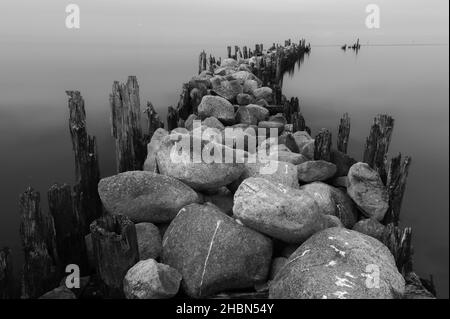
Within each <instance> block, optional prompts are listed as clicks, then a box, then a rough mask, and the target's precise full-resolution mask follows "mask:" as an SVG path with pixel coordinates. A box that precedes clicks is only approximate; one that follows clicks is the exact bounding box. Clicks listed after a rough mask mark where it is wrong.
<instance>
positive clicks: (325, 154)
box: [314, 129, 332, 162]
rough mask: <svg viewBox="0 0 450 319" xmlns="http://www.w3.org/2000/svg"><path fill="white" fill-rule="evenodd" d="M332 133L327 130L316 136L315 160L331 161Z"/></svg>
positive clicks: (322, 130)
mask: <svg viewBox="0 0 450 319" xmlns="http://www.w3.org/2000/svg"><path fill="white" fill-rule="evenodd" d="M331 137H332V136H331V132H330V131H329V130H327V129H321V130H320V132H319V134H317V135H316V138H315V141H314V159H315V160H316V161H317V160H324V161H327V162H330V161H331V140H332V138H331Z"/></svg>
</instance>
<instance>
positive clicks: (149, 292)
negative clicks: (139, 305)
mask: <svg viewBox="0 0 450 319" xmlns="http://www.w3.org/2000/svg"><path fill="white" fill-rule="evenodd" d="M180 282H181V274H180V273H179V272H178V271H177V270H176V269H173V268H172V267H170V266H167V265H164V264H160V263H158V262H156V261H155V260H154V259H147V260H142V261H140V262H138V263H137V264H136V265H134V266H133V267H131V268H130V269H129V270H128V272H127V274H126V275H125V278H124V280H123V291H124V293H125V297H126V298H127V299H167V298H172V297H173V296H175V295H176V294H177V293H178V290H179V288H180Z"/></svg>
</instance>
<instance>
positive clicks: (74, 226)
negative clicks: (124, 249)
mask: <svg viewBox="0 0 450 319" xmlns="http://www.w3.org/2000/svg"><path fill="white" fill-rule="evenodd" d="M47 196H48V206H49V211H50V214H51V215H52V217H53V220H54V225H55V233H56V248H57V251H58V257H59V260H60V262H61V271H64V269H65V267H66V266H67V265H69V264H75V265H77V266H78V267H80V271H81V272H82V273H85V274H87V273H88V272H89V269H88V262H87V254H86V247H85V243H84V235H85V232H84V225H83V221H82V219H81V218H80V216H79V214H78V211H77V209H75V207H74V203H73V196H72V190H71V187H70V186H69V185H67V184H64V185H58V184H54V185H52V186H51V187H50V189H49V190H48V193H47Z"/></svg>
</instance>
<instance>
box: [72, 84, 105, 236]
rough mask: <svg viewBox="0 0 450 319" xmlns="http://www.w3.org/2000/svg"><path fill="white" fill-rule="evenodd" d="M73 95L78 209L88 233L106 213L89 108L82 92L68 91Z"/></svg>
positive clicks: (75, 204)
mask: <svg viewBox="0 0 450 319" xmlns="http://www.w3.org/2000/svg"><path fill="white" fill-rule="evenodd" d="M66 94H67V95H68V96H69V101H68V105H69V130H70V136H71V138H72V148H73V152H74V156H75V181H76V183H77V184H76V186H75V187H74V189H75V192H76V193H77V194H76V195H75V198H76V199H77V200H76V201H75V203H74V207H75V209H76V210H77V211H78V213H79V217H80V218H81V222H80V223H81V224H83V225H84V232H85V233H88V231H89V230H88V227H89V224H90V223H91V222H92V221H93V220H95V219H97V218H98V217H100V215H101V214H102V204H101V201H100V197H99V196H98V191H97V185H98V182H99V180H100V168H99V163H98V152H97V142H96V139H95V137H92V136H90V135H88V133H87V128H86V111H85V108H84V99H83V97H82V96H81V94H80V92H78V91H66Z"/></svg>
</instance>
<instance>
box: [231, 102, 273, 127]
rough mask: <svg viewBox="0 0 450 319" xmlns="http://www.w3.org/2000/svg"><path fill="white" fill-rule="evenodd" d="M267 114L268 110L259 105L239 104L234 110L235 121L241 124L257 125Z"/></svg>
mask: <svg viewBox="0 0 450 319" xmlns="http://www.w3.org/2000/svg"><path fill="white" fill-rule="evenodd" d="M268 116H269V111H268V110H267V109H266V108H264V107H262V106H259V105H255V104H250V105H246V106H240V107H239V108H238V110H237V111H236V121H238V122H239V123H242V124H249V125H257V124H258V123H259V122H261V121H264V120H265V119H266V118H267V117H268Z"/></svg>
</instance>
